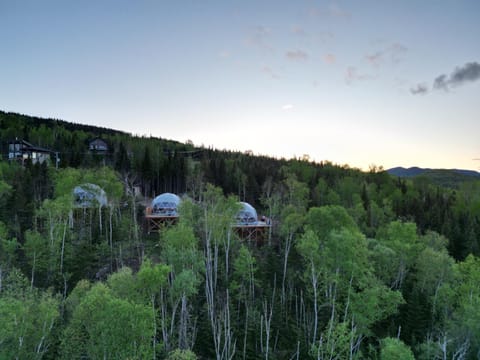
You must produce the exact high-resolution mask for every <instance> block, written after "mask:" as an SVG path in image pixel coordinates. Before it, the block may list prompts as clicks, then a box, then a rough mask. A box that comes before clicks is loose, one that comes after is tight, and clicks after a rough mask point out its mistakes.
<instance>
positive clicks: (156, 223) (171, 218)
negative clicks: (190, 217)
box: [145, 193, 182, 233]
mask: <svg viewBox="0 0 480 360" xmlns="http://www.w3.org/2000/svg"><path fill="white" fill-rule="evenodd" d="M181 201H182V200H181V199H180V197H178V196H177V195H175V194H172V193H163V194H161V195H158V196H157V197H156V198H155V199H153V200H152V203H151V206H149V207H147V208H146V211H145V220H146V223H147V231H148V233H151V232H158V231H159V230H160V229H162V228H163V227H165V226H167V225H173V224H175V223H176V222H177V221H178V206H179V205H180V203H181Z"/></svg>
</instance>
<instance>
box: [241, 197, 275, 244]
mask: <svg viewBox="0 0 480 360" xmlns="http://www.w3.org/2000/svg"><path fill="white" fill-rule="evenodd" d="M239 204H240V206H241V208H240V210H239V211H238V213H237V215H236V217H235V224H234V225H233V229H234V230H235V233H236V234H237V235H238V236H239V237H240V238H241V239H243V240H246V241H248V242H255V244H256V245H263V244H264V243H265V241H266V240H267V239H268V237H269V233H270V228H271V223H270V219H267V218H266V217H265V216H262V217H261V218H260V219H259V218H258V215H257V211H256V210H255V208H254V207H253V206H252V205H250V204H249V203H246V202H240V203H239Z"/></svg>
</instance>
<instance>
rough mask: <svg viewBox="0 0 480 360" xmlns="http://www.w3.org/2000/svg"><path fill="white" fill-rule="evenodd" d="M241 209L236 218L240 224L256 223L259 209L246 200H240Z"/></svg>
mask: <svg viewBox="0 0 480 360" xmlns="http://www.w3.org/2000/svg"><path fill="white" fill-rule="evenodd" d="M240 205H241V207H242V208H241V209H240V211H239V212H238V213H237V216H236V220H237V223H238V224H240V225H254V224H256V223H257V221H258V216H257V211H256V210H255V208H254V207H253V206H252V205H250V204H249V203H246V202H240Z"/></svg>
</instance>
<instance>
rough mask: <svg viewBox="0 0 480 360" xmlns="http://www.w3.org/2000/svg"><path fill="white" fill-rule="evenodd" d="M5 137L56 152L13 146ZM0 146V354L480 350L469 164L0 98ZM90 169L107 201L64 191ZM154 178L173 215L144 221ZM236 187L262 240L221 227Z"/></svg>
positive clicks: (467, 355) (473, 355)
mask: <svg viewBox="0 0 480 360" xmlns="http://www.w3.org/2000/svg"><path fill="white" fill-rule="evenodd" d="M97 138H100V139H103V140H104V141H105V142H106V143H107V144H108V151H106V152H101V153H99V152H96V151H91V150H90V149H89V142H90V141H91V140H93V139H97ZM15 139H23V140H26V141H28V142H30V143H31V144H34V145H35V146H38V147H42V148H45V149H50V150H52V151H53V152H52V154H56V155H57V156H58V157H59V160H60V161H59V162H57V163H55V162H56V161H55V157H52V161H50V162H43V163H33V162H32V161H30V160H28V159H27V160H26V161H21V162H19V161H11V160H9V159H8V143H9V141H12V140H15ZM0 144H1V153H2V155H1V156H2V158H1V160H0V359H457V360H460V359H478V358H479V357H480V287H479V286H478V284H479V283H480V258H479V256H480V182H479V181H478V180H474V181H466V182H458V181H456V182H454V183H452V182H451V181H449V183H448V186H442V185H439V184H438V182H434V181H433V180H432V179H430V178H428V177H426V176H419V177H414V178H411V179H402V178H398V177H394V176H391V175H389V174H388V173H387V172H386V171H384V170H383V169H382V168H381V167H375V166H372V167H371V168H370V170H369V171H367V172H363V171H360V170H358V169H354V168H350V167H349V166H346V165H343V166H339V165H335V164H332V163H329V162H321V163H314V162H310V161H308V160H307V159H291V160H286V159H275V158H270V157H266V156H254V155H252V154H249V153H245V154H244V153H239V152H231V151H226V150H215V149H211V148H206V147H198V146H195V145H194V144H193V143H191V142H188V143H186V144H183V143H179V142H175V141H169V140H165V139H161V138H155V137H146V136H144V137H141V136H133V135H131V134H127V133H124V132H120V131H115V130H111V129H105V128H98V127H93V126H85V125H80V124H72V123H68V122H65V121H61V120H53V119H40V118H36V117H30V116H25V115H20V114H14V113H5V112H0ZM86 183H90V184H95V185H98V186H99V187H100V188H101V189H103V190H104V191H105V193H106V196H107V199H108V202H107V203H106V204H94V206H90V207H81V208H79V207H76V206H75V205H74V199H73V197H74V188H75V187H76V186H78V185H80V184H86ZM163 192H172V193H176V194H178V195H181V196H182V198H183V201H182V204H181V206H180V209H179V211H180V220H179V222H178V223H177V224H175V225H172V226H165V227H164V228H162V230H161V231H160V232H159V233H148V232H147V231H146V230H145V219H144V213H145V207H146V206H148V204H149V201H151V199H152V198H153V197H155V196H156V195H158V194H161V193H163ZM239 201H246V202H249V203H250V204H252V205H253V206H254V207H255V208H256V209H257V210H258V212H259V213H261V214H265V215H266V216H267V217H268V218H269V219H270V220H271V223H272V227H271V232H270V233H269V234H268V239H265V241H264V242H263V243H252V242H248V241H246V240H245V239H243V238H241V237H240V236H238V235H237V234H236V233H235V232H234V231H233V230H232V221H233V219H234V218H235V214H236V213H237V212H238V210H239V205H238V202H239Z"/></svg>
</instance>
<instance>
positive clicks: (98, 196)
mask: <svg viewBox="0 0 480 360" xmlns="http://www.w3.org/2000/svg"><path fill="white" fill-rule="evenodd" d="M73 204H74V207H76V208H93V207H104V206H107V195H106V193H105V191H104V190H103V189H102V188H101V187H100V186H98V185H96V184H90V183H86V184H82V185H79V186H76V187H75V188H74V189H73Z"/></svg>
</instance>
